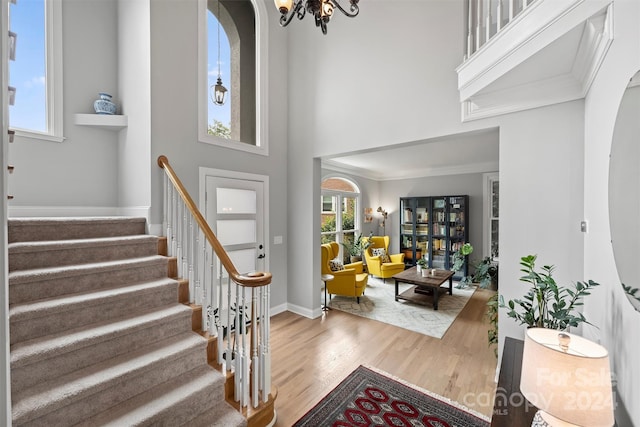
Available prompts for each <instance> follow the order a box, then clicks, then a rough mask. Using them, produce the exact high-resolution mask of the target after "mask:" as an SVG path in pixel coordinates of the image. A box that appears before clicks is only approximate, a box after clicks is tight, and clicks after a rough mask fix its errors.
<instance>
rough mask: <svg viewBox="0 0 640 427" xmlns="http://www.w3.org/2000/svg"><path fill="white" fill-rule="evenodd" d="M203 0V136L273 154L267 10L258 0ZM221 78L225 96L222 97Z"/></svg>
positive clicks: (200, 132) (215, 142)
mask: <svg viewBox="0 0 640 427" xmlns="http://www.w3.org/2000/svg"><path fill="white" fill-rule="evenodd" d="M198 1H199V16H200V18H199V35H198V37H199V51H198V56H199V64H198V73H199V85H198V140H199V141H200V142H204V143H207V144H213V145H219V146H224V147H227V148H232V149H236V150H241V151H249V152H253V153H257V154H263V155H268V144H267V128H266V87H267V84H266V56H267V28H266V26H267V19H268V17H267V11H266V5H264V2H261V1H258V0H198ZM218 78H220V82H221V84H222V86H224V88H225V89H226V96H225V102H224V104H222V105H219V104H218V103H216V97H215V96H214V93H213V92H214V88H215V86H216V84H218Z"/></svg>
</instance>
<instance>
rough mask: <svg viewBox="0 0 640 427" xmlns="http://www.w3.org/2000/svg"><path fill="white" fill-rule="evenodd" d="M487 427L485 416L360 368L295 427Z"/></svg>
mask: <svg viewBox="0 0 640 427" xmlns="http://www.w3.org/2000/svg"><path fill="white" fill-rule="evenodd" d="M303 426H304V427H317V426H323V427H324V426H335V427H347V426H349V427H352V426H353V427H355V426H357V427H360V426H394V427H395V426H408V427H420V426H424V427H488V426H489V421H488V419H487V417H485V416H483V415H481V414H478V413H475V412H472V411H471V410H469V409H468V408H465V407H463V406H462V405H459V404H457V403H454V402H451V401H448V400H447V399H445V398H444V397H442V396H438V395H436V394H434V393H430V392H427V391H426V390H419V389H417V388H415V387H414V386H410V385H408V384H405V383H403V382H401V381H399V380H397V379H394V378H392V377H391V376H389V375H388V374H386V375H385V374H383V373H380V372H376V371H374V370H372V369H370V368H366V367H364V366H359V367H358V368H357V369H356V370H355V371H353V372H352V373H351V374H349V376H347V378H345V379H344V380H342V382H341V383H340V384H338V386H337V387H336V388H335V389H333V390H332V391H331V392H330V393H329V394H327V395H326V396H325V397H324V398H323V399H322V400H321V401H320V402H319V403H318V404H317V405H316V406H314V407H313V408H312V409H311V410H310V411H309V412H307V414H306V415H305V416H304V417H302V418H300V419H299V420H298V421H297V422H296V423H295V424H294V427H303Z"/></svg>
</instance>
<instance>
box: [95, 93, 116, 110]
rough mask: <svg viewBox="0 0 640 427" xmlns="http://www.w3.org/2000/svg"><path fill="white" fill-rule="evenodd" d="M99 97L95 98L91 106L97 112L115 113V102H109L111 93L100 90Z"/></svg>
mask: <svg viewBox="0 0 640 427" xmlns="http://www.w3.org/2000/svg"><path fill="white" fill-rule="evenodd" d="M98 95H99V96H100V99H96V100H95V102H94V103H93V108H94V110H96V113H97V114H115V113H116V104H114V103H113V102H111V95H109V94H108V93H103V92H100V93H99V94H98Z"/></svg>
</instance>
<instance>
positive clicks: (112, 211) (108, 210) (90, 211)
mask: <svg viewBox="0 0 640 427" xmlns="http://www.w3.org/2000/svg"><path fill="white" fill-rule="evenodd" d="M7 213H8V215H9V218H12V217H13V218H22V217H62V216H71V217H83V216H118V215H119V214H118V208H116V207H111V206H9V207H8V208H7Z"/></svg>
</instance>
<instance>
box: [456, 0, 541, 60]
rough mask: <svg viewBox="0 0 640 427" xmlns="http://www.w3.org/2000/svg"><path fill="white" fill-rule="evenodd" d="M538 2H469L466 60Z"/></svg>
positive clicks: (522, 0)
mask: <svg viewBox="0 0 640 427" xmlns="http://www.w3.org/2000/svg"><path fill="white" fill-rule="evenodd" d="M534 1H536V0H467V50H466V52H465V60H467V59H469V58H470V57H471V56H472V55H473V54H474V53H475V52H477V51H478V50H480V48H481V47H482V46H483V45H484V44H485V43H487V42H488V41H489V40H491V37H493V36H494V35H496V34H497V33H498V32H500V30H502V29H503V28H504V27H505V26H507V25H508V24H509V23H510V22H511V21H513V20H514V19H515V18H516V17H517V16H518V15H519V14H520V13H522V12H523V11H524V10H526V9H527V8H528V7H529V6H530V5H531V4H532V3H534Z"/></svg>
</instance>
